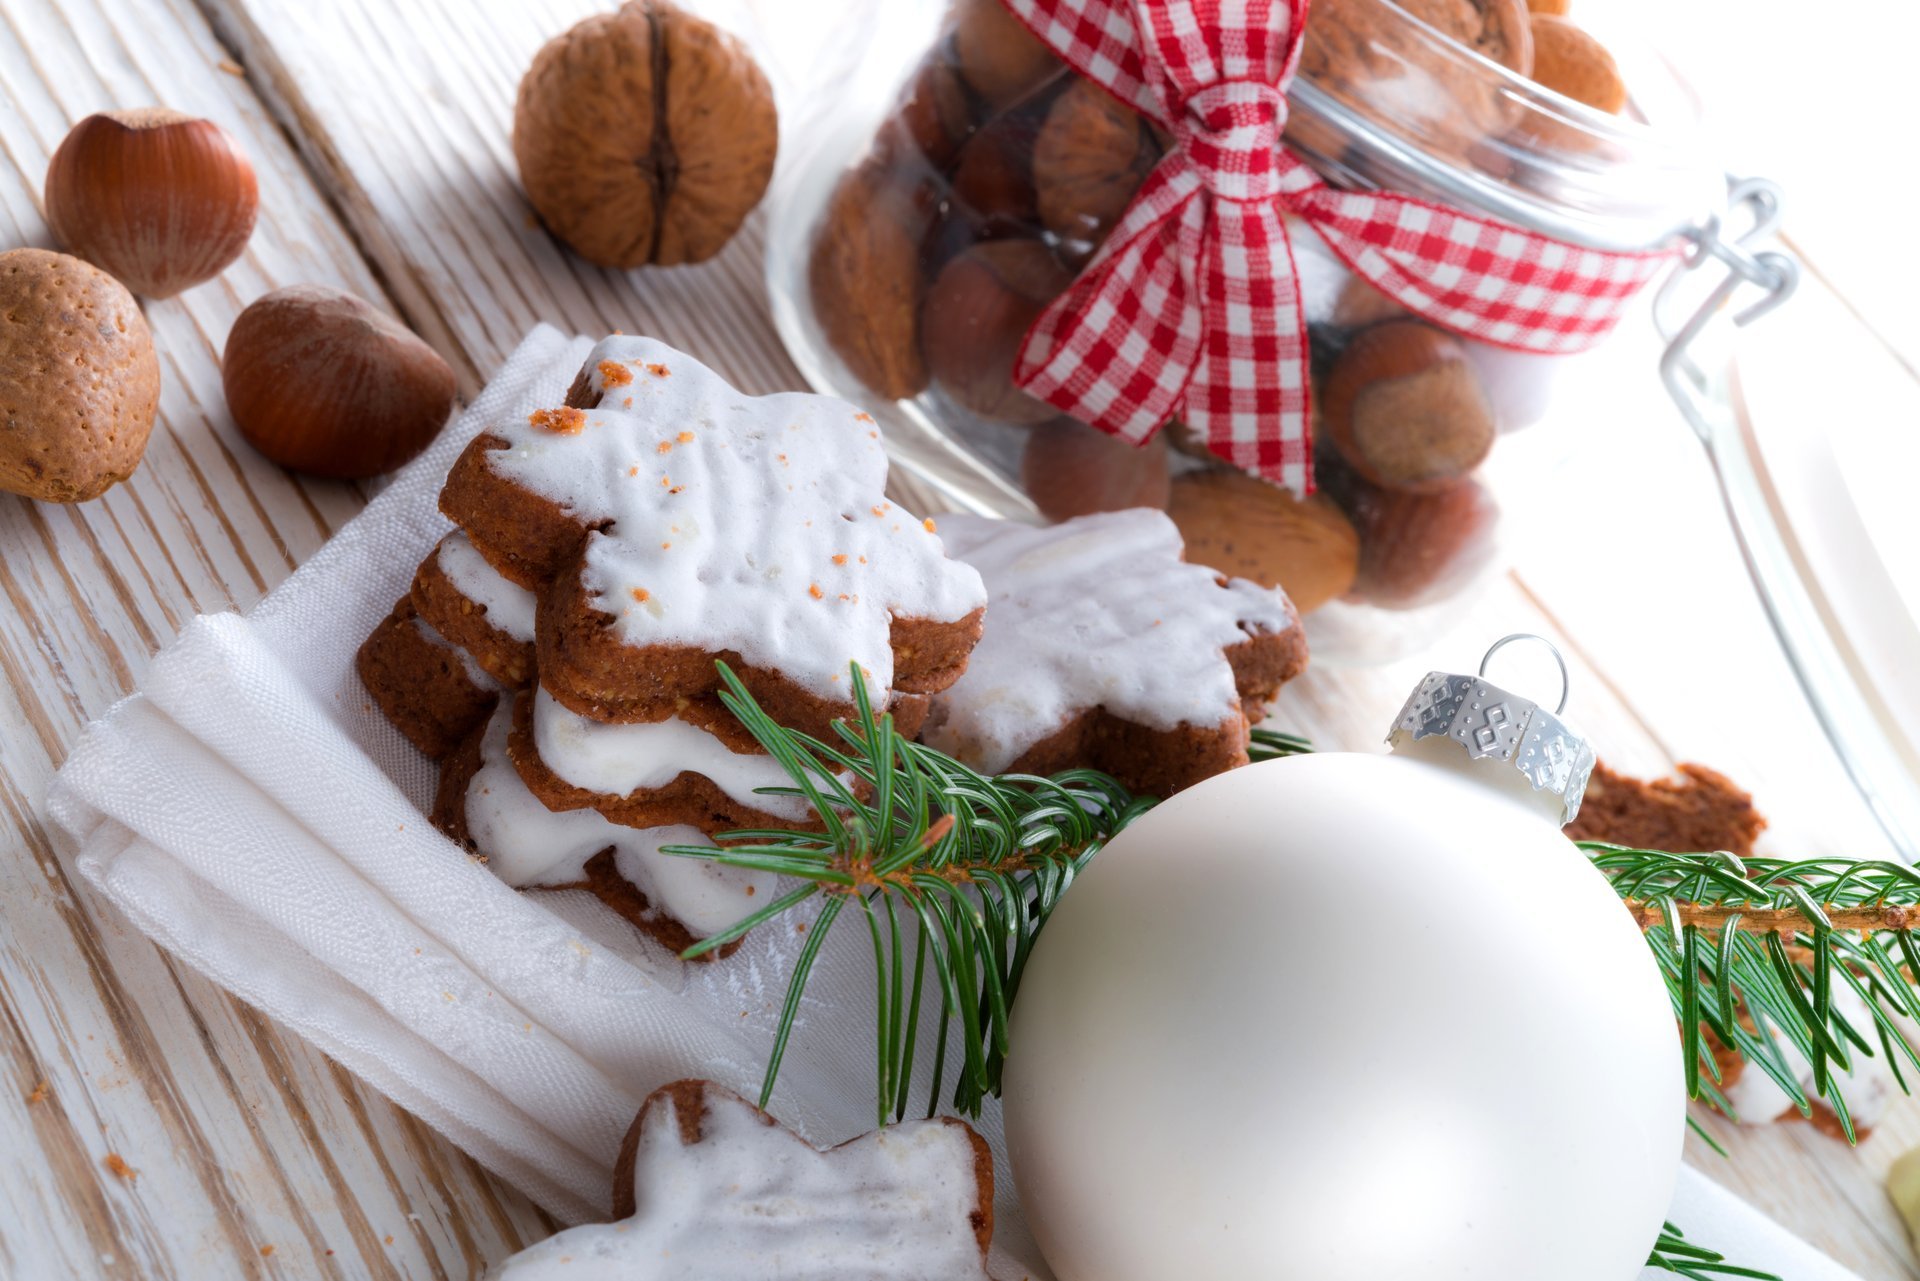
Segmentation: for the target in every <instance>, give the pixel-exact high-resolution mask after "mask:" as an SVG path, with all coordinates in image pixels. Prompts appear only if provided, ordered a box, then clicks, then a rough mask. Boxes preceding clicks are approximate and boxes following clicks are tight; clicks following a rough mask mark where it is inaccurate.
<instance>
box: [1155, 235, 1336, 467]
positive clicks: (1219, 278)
mask: <svg viewBox="0 0 1920 1281" xmlns="http://www.w3.org/2000/svg"><path fill="white" fill-rule="evenodd" d="M1201 252H1202V255H1203V256H1202V258H1201V259H1200V260H1199V261H1200V264H1201V268H1200V270H1201V275H1202V285H1201V294H1202V297H1204V298H1205V300H1206V302H1205V308H1206V316H1205V320H1204V323H1203V329H1204V332H1205V334H1206V341H1205V344H1204V346H1203V347H1202V349H1201V352H1200V357H1199V360H1198V361H1197V363H1196V364H1195V366H1194V373H1193V379H1192V381H1191V382H1190V383H1189V384H1188V387H1187V394H1186V401H1185V411H1184V412H1185V417H1186V421H1187V425H1188V426H1190V427H1192V428H1193V429H1194V430H1195V431H1196V432H1198V433H1199V434H1200V436H1201V438H1202V439H1203V440H1205V441H1206V444H1207V448H1208V449H1210V450H1211V451H1213V453H1215V454H1217V455H1219V456H1220V457H1221V458H1224V459H1226V460H1227V461H1228V462H1230V463H1232V464H1234V465H1235V466H1236V467H1239V468H1241V469H1243V470H1245V471H1250V472H1254V473H1256V474H1257V475H1260V476H1263V477H1265V478H1266V479H1268V480H1270V481H1273V482H1274V483H1275V484H1278V485H1281V486H1284V487H1285V488H1287V489H1290V490H1292V491H1293V492H1294V493H1296V494H1302V495H1304V494H1310V493H1312V492H1313V437H1312V433H1311V432H1310V431H1309V430H1308V423H1309V420H1310V411H1311V407H1312V406H1311V397H1312V387H1311V380H1310V379H1309V377H1308V349H1307V322H1306V315H1305V313H1304V311H1303V309H1302V306H1301V298H1300V286H1299V282H1298V280H1297V279H1296V278H1295V273H1294V264H1293V246H1292V243H1291V242H1290V241H1289V240H1288V237H1287V226H1286V220H1285V219H1284V218H1282V217H1281V215H1280V212H1279V210H1278V209H1276V208H1275V207H1274V205H1273V204H1272V203H1271V202H1268V201H1262V202H1259V203H1256V204H1246V203H1222V204H1220V205H1218V206H1217V207H1216V208H1215V209H1214V216H1213V221H1212V226H1211V228H1210V231H1209V234H1208V235H1207V237H1206V243H1205V244H1204V245H1203V246H1202V250H1201Z"/></svg>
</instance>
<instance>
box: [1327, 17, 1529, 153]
mask: <svg viewBox="0 0 1920 1281" xmlns="http://www.w3.org/2000/svg"><path fill="white" fill-rule="evenodd" d="M1409 18H1412V19H1414V21H1409V20H1408V19H1409ZM1434 32H1438V33H1439V35H1440V36H1442V37H1444V39H1441V40H1437V41H1436V40H1435V39H1434V38H1433V33H1434ZM1450 44H1451V45H1460V46H1464V47H1465V48H1467V49H1470V50H1472V51H1473V52H1475V53H1478V54H1480V55H1482V56H1483V57H1486V58H1489V59H1491V60H1492V61H1494V62H1497V63H1499V64H1500V65H1501V66H1503V67H1506V68H1507V69H1508V70H1510V71H1514V72H1517V73H1519V74H1520V75H1523V76H1526V75H1531V74H1532V72H1533V34H1532V28H1531V25H1530V23H1529V21H1528V15H1527V5H1526V0H1397V3H1388V2H1387V0H1318V2H1317V3H1316V4H1314V6H1313V8H1312V11H1311V16H1310V17H1309V19H1308V21H1307V30H1306V36H1305V39H1304V41H1303V43H1302V45H1301V51H1300V74H1301V75H1302V76H1304V77H1305V78H1306V79H1308V80H1310V81H1312V82H1313V83H1314V85H1315V86H1317V87H1318V88H1320V89H1322V90H1324V91H1325V92H1327V93H1329V94H1331V95H1332V96H1334V97H1335V98H1339V99H1342V100H1344V101H1346V102H1348V103H1351V104H1353V105H1356V106H1358V107H1360V108H1361V109H1362V110H1364V111H1367V112H1369V113H1373V114H1379V113H1390V114H1391V116H1392V118H1393V119H1394V120H1395V122H1396V123H1397V124H1398V125H1399V126H1400V127H1401V128H1402V129H1404V130H1406V131H1407V132H1409V133H1413V134H1417V135H1418V136H1419V137H1420V138H1421V139H1422V144H1423V145H1424V146H1425V147H1426V148H1427V149H1429V150H1432V151H1437V152H1440V153H1442V154H1450V155H1461V156H1464V155H1466V154H1467V153H1468V152H1469V151H1470V150H1471V148H1472V147H1473V146H1474V144H1475V143H1477V142H1478V141H1479V140H1480V139H1482V138H1483V137H1485V136H1486V135H1487V134H1494V133H1499V132H1500V131H1501V130H1503V129H1504V128H1505V127H1506V126H1507V124H1508V123H1509V120H1508V116H1509V115H1510V114H1511V108H1510V104H1509V103H1508V102H1507V101H1506V99H1505V96H1504V93H1503V86H1502V85H1501V84H1500V83H1499V81H1498V79H1497V78H1496V77H1495V76H1494V74H1493V73H1490V72H1483V71H1482V70H1480V69H1479V68H1476V67H1473V66H1471V65H1469V63H1468V60H1466V59H1461V58H1456V57H1454V56H1453V51H1452V50H1451V49H1450V48H1449V45H1450Z"/></svg>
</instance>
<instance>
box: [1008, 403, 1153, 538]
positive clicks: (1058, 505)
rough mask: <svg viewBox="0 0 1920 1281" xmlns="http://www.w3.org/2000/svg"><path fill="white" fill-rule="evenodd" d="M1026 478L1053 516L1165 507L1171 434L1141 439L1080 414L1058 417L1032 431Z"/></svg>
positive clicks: (1023, 463) (1023, 466) (1032, 494)
mask: <svg viewBox="0 0 1920 1281" xmlns="http://www.w3.org/2000/svg"><path fill="white" fill-rule="evenodd" d="M1020 483H1021V485H1022V486H1023V487H1024V488H1025V489H1026V491H1027V497H1029V498H1031V499H1033V505H1034V506H1035V507H1038V508H1039V509H1040V514H1041V515H1042V516H1045V517H1046V518H1047V519H1048V520H1071V519H1072V518H1073V517H1075V516H1088V515H1091V514H1092V513H1094V512H1117V511H1122V510H1124V509H1126V508H1128V507H1165V506H1166V505H1167V497H1168V494H1169V485H1168V480H1167V441H1166V436H1165V435H1164V434H1156V435H1154V436H1152V437H1150V438H1149V439H1147V440H1146V441H1144V442H1143V443H1141V444H1139V445H1135V444H1133V443H1132V442H1131V441H1127V440H1122V439H1121V438H1120V437H1118V436H1110V435H1108V434H1107V433H1106V432H1103V431H1101V430H1099V429H1098V428H1095V427H1089V426H1087V425H1086V424H1085V423H1083V422H1081V421H1079V420H1078V419H1076V418H1065V417H1061V418H1056V419H1054V420H1053V421H1052V422H1045V423H1041V424H1040V425H1039V426H1038V427H1035V428H1034V429H1033V430H1032V431H1031V432H1029V433H1027V446H1026V449H1025V450H1024V451H1023V452H1022V453H1021V455H1020Z"/></svg>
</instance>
